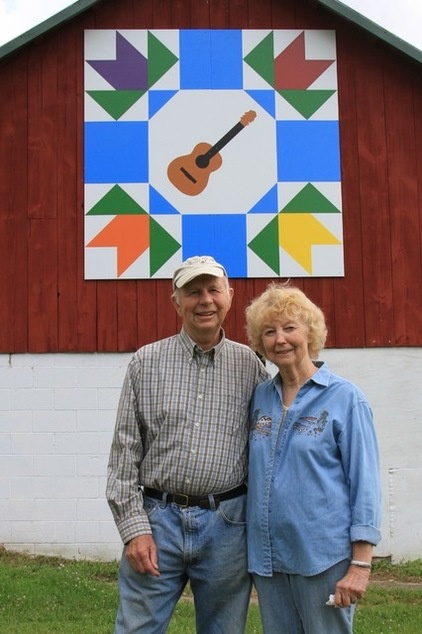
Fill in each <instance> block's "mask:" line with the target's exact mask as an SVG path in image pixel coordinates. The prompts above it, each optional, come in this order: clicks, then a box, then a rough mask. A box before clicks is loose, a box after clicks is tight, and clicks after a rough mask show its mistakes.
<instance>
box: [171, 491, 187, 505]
mask: <svg viewBox="0 0 422 634" xmlns="http://www.w3.org/2000/svg"><path fill="white" fill-rule="evenodd" d="M178 498H185V501H184V502H179V499H178ZM173 501H174V503H175V504H177V505H178V506H182V507H183V508H186V507H187V506H189V496H188V495H185V494H184V493H175V494H174V500H173Z"/></svg>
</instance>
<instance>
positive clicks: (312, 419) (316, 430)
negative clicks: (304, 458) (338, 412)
mask: <svg viewBox="0 0 422 634" xmlns="http://www.w3.org/2000/svg"><path fill="white" fill-rule="evenodd" d="M327 422H328V412H327V411H326V410H322V412H321V413H320V415H319V416H318V417H317V416H301V417H300V418H299V420H298V421H296V423H294V425H293V431H294V432H295V433H296V434H306V436H318V435H319V434H322V432H323V431H324V428H325V425H326V424H327Z"/></svg>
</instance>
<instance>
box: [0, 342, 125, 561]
mask: <svg viewBox="0 0 422 634" xmlns="http://www.w3.org/2000/svg"><path fill="white" fill-rule="evenodd" d="M130 357H131V354H57V355H55V354H45V355H10V356H9V355H0V509H1V511H0V543H1V544H4V545H5V546H6V547H7V548H10V549H17V550H26V551H29V552H31V553H35V554H54V555H63V556H66V557H76V558H99V559H105V560H107V559H114V558H117V557H119V556H120V551H121V543H120V537H119V535H118V533H117V530H116V528H115V526H114V522H113V521H112V518H111V514H110V511H109V508H108V505H107V503H106V501H105V497H104V491H105V485H106V468H107V459H108V452H109V449H110V443H111V438H112V434H113V429H114V422H115V415H116V409H117V404H118V399H119V394H120V389H121V385H122V382H123V378H124V374H125V372H126V367H127V364H128V362H129V359H130Z"/></svg>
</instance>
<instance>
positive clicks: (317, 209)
mask: <svg viewBox="0 0 422 634" xmlns="http://www.w3.org/2000/svg"><path fill="white" fill-rule="evenodd" d="M281 211H282V212H284V213H290V214H292V213H293V214H294V213H299V214H304V213H311V214H316V213H319V214H328V213H340V210H339V209H338V208H337V207H336V206H335V205H333V203H332V202H331V201H329V200H328V198H326V197H325V196H324V195H323V194H321V192H320V191H319V190H318V189H316V187H314V186H313V185H312V184H311V183H308V184H307V185H305V187H304V188H303V189H301V190H300V192H299V193H298V194H296V196H295V197H294V198H292V199H291V200H290V202H289V203H288V204H287V205H286V206H285V207H284V208H283V209H282V210H281Z"/></svg>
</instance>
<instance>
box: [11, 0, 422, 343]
mask: <svg viewBox="0 0 422 634" xmlns="http://www.w3.org/2000/svg"><path fill="white" fill-rule="evenodd" d="M96 28H97V29H107V28H111V29H115V28H122V29H131V28H138V29H149V28H151V29H153V28H156V29H164V28H224V29H226V28H250V29H261V28H262V29H268V28H273V29H305V28H307V29H335V30H336V32H337V48H338V80H339V105H340V134H341V157H342V187H343V210H344V242H345V247H344V248H345V271H346V273H345V276H344V277H343V278H301V279H294V280H293V281H294V283H296V284H297V285H298V286H300V287H301V288H303V289H304V290H305V292H306V293H308V294H309V295H310V296H311V298H312V299H313V300H314V301H316V302H317V303H318V304H319V305H320V306H321V307H322V308H323V310H324V311H325V313H326V316H327V320H328V325H329V340H328V346H330V347H338V348H340V347H348V348H349V347H371V346H372V347H374V346H375V347H384V346H419V345H421V344H422V328H421V314H422V311H421V296H422V293H421V280H422V275H421V270H422V264H421V193H422V185H421V183H422V121H421V114H420V113H421V112H422V79H421V68H420V65H418V64H417V62H415V61H414V60H412V59H411V58H408V57H406V56H405V55H404V54H401V53H399V52H398V51H396V50H395V49H393V48H391V47H389V46H388V45H386V44H383V43H382V42H381V41H379V40H377V39H376V38H374V37H372V36H370V35H369V34H367V33H366V32H365V31H363V30H361V29H359V28H358V27H356V26H354V25H352V24H350V23H348V22H346V21H345V20H342V19H341V18H338V17H336V16H335V15H334V14H332V13H330V12H329V11H327V10H326V9H324V8H322V7H321V6H319V5H318V4H317V3H315V2H312V1H311V0H278V1H276V0H272V1H271V0H232V1H230V2H228V1H227V0H103V1H102V2H99V3H98V4H96V5H95V6H94V7H92V8H91V9H88V10H87V11H85V12H84V13H83V14H81V15H80V16H77V17H75V18H73V19H72V20H71V21H69V22H68V23H66V24H63V25H61V26H59V27H57V28H56V29H54V30H53V31H51V32H50V33H48V34H45V35H43V36H41V37H39V38H38V39H36V40H34V41H32V42H30V43H29V44H27V45H26V46H24V47H23V48H22V49H20V50H19V51H17V52H16V53H14V54H12V55H10V56H9V57H7V58H5V59H3V60H0V87H1V99H0V122H1V153H0V259H1V260H0V262H1V264H0V352H2V353H16V352H32V353H37V352H39V353H45V352H89V351H98V352H105V351H107V352H116V351H130V350H134V349H136V348H137V347H138V346H140V345H142V344H145V343H147V342H149V341H152V340H155V339H157V338H160V337H164V336H167V335H170V334H173V333H174V332H176V331H177V330H178V328H179V326H180V324H179V323H178V321H177V319H176V314H175V312H174V310H173V308H172V307H171V305H170V300H169V296H170V292H171V285H170V281H169V280H157V281H152V280H139V281H136V280H125V281H98V282H97V281H84V279H83V275H84V274H83V240H84V237H83V161H82V155H83V137H82V129H83V31H84V29H96ZM268 281H269V280H264V279H256V280H233V286H234V289H235V301H234V305H233V308H232V310H231V312H230V314H229V316H228V318H227V321H226V331H227V334H228V336H229V337H231V338H234V339H237V340H240V341H245V336H244V307H245V305H246V304H247V302H248V301H249V300H250V299H251V298H252V297H253V296H255V295H256V294H258V293H260V292H261V291H262V290H263V289H264V288H265V286H266V285H267V283H268Z"/></svg>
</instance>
